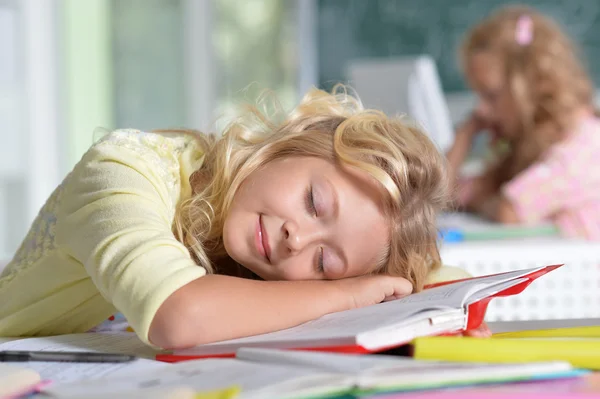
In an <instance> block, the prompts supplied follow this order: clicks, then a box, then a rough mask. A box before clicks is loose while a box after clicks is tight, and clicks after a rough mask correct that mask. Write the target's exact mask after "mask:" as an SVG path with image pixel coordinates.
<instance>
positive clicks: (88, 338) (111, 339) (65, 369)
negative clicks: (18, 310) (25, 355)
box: [0, 333, 164, 382]
mask: <svg viewBox="0 0 600 399" xmlns="http://www.w3.org/2000/svg"><path fill="white" fill-rule="evenodd" d="M4 350H17V351H56V352H66V351H79V352H81V351H84V352H107V353H126V354H133V355H136V356H140V357H141V356H143V357H153V356H154V353H156V352H155V351H154V350H152V349H151V348H149V347H148V346H146V345H145V344H144V343H143V342H142V341H140V339H139V338H138V337H137V336H136V335H135V334H133V333H85V334H67V335H57V336H53V337H39V338H37V337H36V338H24V339H19V340H13V341H9V342H4V343H2V344H0V351H4ZM20 365H22V366H23V367H27V368H30V369H33V370H35V371H37V372H38V373H39V374H40V375H41V377H42V379H44V380H51V381H54V382H74V381H82V380H90V379H95V378H100V377H106V376H112V375H116V374H119V373H122V372H124V371H152V370H155V369H156V368H157V367H163V366H164V363H161V362H157V361H155V360H148V359H144V358H140V359H137V360H134V361H133V362H127V363H77V362H27V363H20Z"/></svg>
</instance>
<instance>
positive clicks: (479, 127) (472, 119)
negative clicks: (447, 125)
mask: <svg viewBox="0 0 600 399" xmlns="http://www.w3.org/2000/svg"><path fill="white" fill-rule="evenodd" d="M490 128H491V125H490V123H488V122H487V121H486V120H485V119H484V118H482V117H481V116H479V115H477V114H476V113H475V112H472V113H471V114H470V115H469V117H468V118H467V119H466V120H464V121H463V122H462V124H461V125H460V126H459V127H458V129H457V131H456V134H457V135H465V136H468V137H470V138H471V139H472V138H474V137H475V136H476V135H477V134H479V133H480V132H482V131H483V130H486V129H490Z"/></svg>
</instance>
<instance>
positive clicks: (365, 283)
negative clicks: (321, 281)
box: [332, 275, 413, 308]
mask: <svg viewBox="0 0 600 399" xmlns="http://www.w3.org/2000/svg"><path fill="white" fill-rule="evenodd" d="M332 283H333V284H336V285H337V287H338V288H339V289H340V290H341V291H342V292H343V294H344V295H346V296H347V298H348V301H349V305H350V306H349V308H360V307H363V306H369V305H375V304H377V303H380V302H383V301H391V300H393V299H398V298H402V297H404V296H406V295H408V294H410V293H411V292H412V290H413V287H412V284H411V283H410V282H409V281H408V280H407V279H405V278H402V277H390V276H384V275H374V276H361V277H352V278H346V279H341V280H334V281H332Z"/></svg>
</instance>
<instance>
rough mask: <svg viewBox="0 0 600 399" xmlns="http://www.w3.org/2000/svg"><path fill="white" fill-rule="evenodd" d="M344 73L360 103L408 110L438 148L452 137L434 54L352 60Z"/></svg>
mask: <svg viewBox="0 0 600 399" xmlns="http://www.w3.org/2000/svg"><path fill="white" fill-rule="evenodd" d="M347 77H348V79H349V83H350V86H352V87H353V88H354V89H356V91H357V93H358V95H359V96H360V98H361V100H362V102H363V104H364V105H365V106H366V107H368V108H376V109H379V110H381V111H384V112H385V113H386V114H388V115H395V114H407V115H408V116H409V117H410V118H411V119H413V120H415V121H416V122H418V123H419V124H421V125H422V126H423V127H424V128H425V130H426V131H427V133H428V134H429V137H430V138H431V139H432V140H433V141H434V142H435V143H436V145H437V146H438V148H439V149H440V151H442V152H445V151H446V150H448V149H449V147H450V145H451V144H452V141H453V139H454V130H453V127H452V122H451V119H450V112H449V110H448V105H447V104H446V99H445V97H444V94H443V91H442V86H441V84H440V79H439V76H438V72H437V68H436V66H435V62H434V60H433V58H431V57H430V56H427V55H421V56H417V57H406V58H389V59H388V58H385V59H368V60H356V61H352V62H350V63H349V65H348V70H347Z"/></svg>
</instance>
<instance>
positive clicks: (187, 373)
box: [44, 359, 352, 399]
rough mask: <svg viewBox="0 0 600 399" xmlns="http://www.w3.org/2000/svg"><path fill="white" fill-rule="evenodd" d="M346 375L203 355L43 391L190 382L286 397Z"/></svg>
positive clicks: (333, 385) (330, 385)
mask: <svg viewBox="0 0 600 399" xmlns="http://www.w3.org/2000/svg"><path fill="white" fill-rule="evenodd" d="M351 381H352V379H351V378H350V377H347V376H342V375H337V374H329V373H324V372H323V371H322V370H309V369H304V368H297V367H285V366H281V365H264V364H256V363H251V362H244V361H241V360H237V359H204V360H194V361H187V362H182V363H177V364H175V365H170V366H166V367H165V368H164V369H162V370H158V371H154V372H151V373H145V372H143V373H139V372H137V373H127V374H123V375H121V376H120V377H118V378H117V377H115V378H111V379H109V380H106V381H103V380H98V381H89V382H86V383H80V384H62V385H56V386H51V387H49V388H48V389H46V390H45V391H44V392H45V393H49V394H52V395H54V396H60V397H63V396H77V395H82V396H83V395H84V394H85V393H86V392H95V393H96V394H103V395H106V397H109V396H110V397H112V395H113V394H114V393H115V392H124V391H133V390H137V389H148V388H153V389H160V388H164V387H169V386H187V387H191V388H194V389H196V390H197V391H200V392H201V391H211V390H218V389H225V388H228V387H231V386H238V387H240V388H241V390H242V395H241V396H240V397H241V398H245V399H247V398H261V399H267V398H285V397H289V396H292V397H293V396H310V394H314V393H318V394H322V393H327V392H332V391H336V390H339V389H345V388H348V387H350V386H351Z"/></svg>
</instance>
